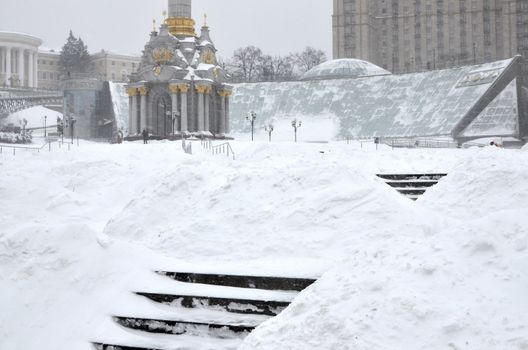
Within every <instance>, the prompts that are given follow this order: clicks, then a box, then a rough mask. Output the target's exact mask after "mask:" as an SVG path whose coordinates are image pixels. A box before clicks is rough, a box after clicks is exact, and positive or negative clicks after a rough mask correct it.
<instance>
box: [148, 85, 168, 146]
mask: <svg viewBox="0 0 528 350" xmlns="http://www.w3.org/2000/svg"><path fill="white" fill-rule="evenodd" d="M171 115H172V104H171V98H170V96H169V94H162V95H160V96H158V97H157V99H156V100H155V101H154V123H153V124H154V125H153V129H154V130H152V131H153V133H154V134H155V135H157V136H160V137H164V138H165V137H169V136H170V135H172V118H171Z"/></svg>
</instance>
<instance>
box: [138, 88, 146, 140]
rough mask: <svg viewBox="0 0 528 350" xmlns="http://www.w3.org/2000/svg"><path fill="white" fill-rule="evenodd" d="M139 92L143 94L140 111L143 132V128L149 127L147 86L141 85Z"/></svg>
mask: <svg viewBox="0 0 528 350" xmlns="http://www.w3.org/2000/svg"><path fill="white" fill-rule="evenodd" d="M138 90H139V94H140V95H141V101H140V104H141V105H140V113H141V132H143V130H145V129H148V124H147V93H148V89H147V88H146V87H140V88H139V89H138Z"/></svg>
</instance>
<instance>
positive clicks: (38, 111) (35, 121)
mask: <svg viewBox="0 0 528 350" xmlns="http://www.w3.org/2000/svg"><path fill="white" fill-rule="evenodd" d="M44 116H47V117H48V118H47V120H46V121H45V120H44ZM57 117H59V118H61V119H62V113H59V112H57V111H54V110H51V109H48V108H46V107H42V106H37V107H31V108H28V109H25V110H23V111H20V112H17V113H13V114H11V115H9V116H8V117H7V118H6V119H5V120H3V121H2V125H8V124H13V125H16V126H20V122H22V121H23V120H24V119H26V120H27V121H28V123H27V126H26V128H28V129H30V128H43V127H44V125H45V124H47V125H48V126H50V125H57ZM50 130H51V129H50ZM33 134H44V131H43V130H36V131H35V132H34V133H33Z"/></svg>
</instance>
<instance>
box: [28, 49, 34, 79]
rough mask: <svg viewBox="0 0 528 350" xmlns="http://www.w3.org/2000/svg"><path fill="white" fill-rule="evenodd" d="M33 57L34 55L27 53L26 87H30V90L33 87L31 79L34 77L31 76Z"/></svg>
mask: <svg viewBox="0 0 528 350" xmlns="http://www.w3.org/2000/svg"><path fill="white" fill-rule="evenodd" d="M33 55H34V53H33V52H31V51H29V53H28V66H29V67H28V87H30V88H32V87H34V86H33V85H34V82H33V77H34V75H33V69H34V68H33V63H34V62H35V61H34V60H33Z"/></svg>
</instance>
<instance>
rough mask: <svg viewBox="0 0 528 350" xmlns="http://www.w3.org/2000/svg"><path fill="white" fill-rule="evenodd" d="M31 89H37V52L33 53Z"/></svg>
mask: <svg viewBox="0 0 528 350" xmlns="http://www.w3.org/2000/svg"><path fill="white" fill-rule="evenodd" d="M33 87H34V88H38V51H36V52H34V53H33Z"/></svg>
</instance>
